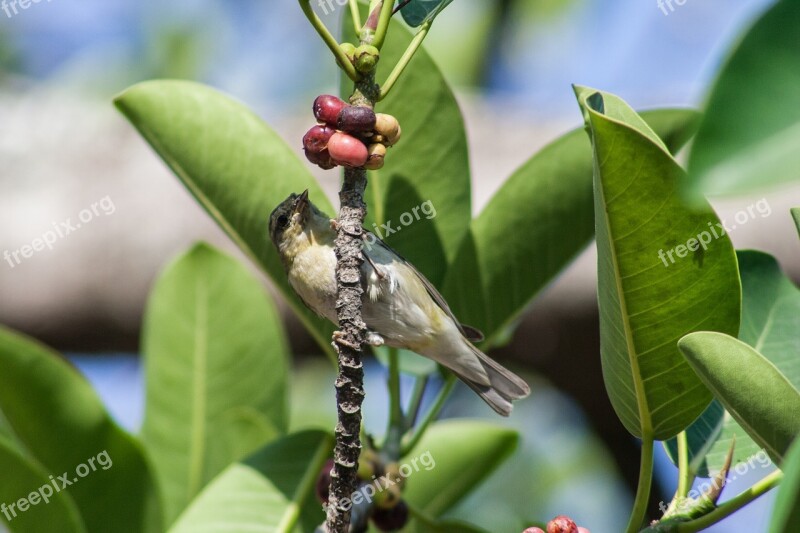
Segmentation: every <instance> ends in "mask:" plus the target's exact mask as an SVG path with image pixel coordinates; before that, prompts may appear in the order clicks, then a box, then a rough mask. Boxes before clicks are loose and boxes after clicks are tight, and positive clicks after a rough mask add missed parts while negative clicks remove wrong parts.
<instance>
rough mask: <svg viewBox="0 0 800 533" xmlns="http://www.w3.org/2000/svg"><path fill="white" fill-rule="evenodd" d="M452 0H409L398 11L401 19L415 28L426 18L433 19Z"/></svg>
mask: <svg viewBox="0 0 800 533" xmlns="http://www.w3.org/2000/svg"><path fill="white" fill-rule="evenodd" d="M452 1H453V0H411V1H410V2H409V3H408V4H407V5H406V6H405V7H404V8H403V9H402V10H400V12H401V13H402V14H403V20H405V21H406V23H407V24H408V25H409V26H411V27H412V28H415V27H417V26H419V25H420V24H422V23H423V22H425V21H427V20H433V19H435V18H436V17H437V16H438V15H439V13H441V12H442V10H443V9H444V8H446V7H447V6H448V5H450V3H451V2H452Z"/></svg>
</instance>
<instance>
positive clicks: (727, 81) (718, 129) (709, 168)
mask: <svg viewBox="0 0 800 533" xmlns="http://www.w3.org/2000/svg"><path fill="white" fill-rule="evenodd" d="M798 26H800V3H798V2H796V1H794V0H783V1H780V2H777V3H776V4H775V5H774V6H773V7H772V8H771V9H770V10H769V11H768V12H767V13H766V14H765V15H764V16H763V17H762V18H761V19H760V20H759V21H758V22H756V24H755V25H754V26H753V27H752V28H751V29H750V30H749V31H748V32H747V34H746V35H745V36H744V38H743V39H742V40H741V42H740V43H739V45H738V46H737V48H736V49H735V50H734V52H733V54H732V55H731V57H730V58H729V60H728V62H727V64H726V65H725V66H724V67H723V69H722V72H721V73H720V75H719V78H718V79H717V81H716V83H715V84H714V87H713V89H712V91H711V95H710V97H709V101H708V106H707V111H706V115H705V119H704V120H703V123H702V125H701V127H700V131H699V132H698V133H697V139H696V140H695V143H694V145H693V147H692V152H691V156H690V158H689V175H688V176H687V177H686V179H685V180H684V183H683V185H684V187H685V189H686V191H687V192H689V193H690V194H692V195H693V196H695V197H699V196H700V195H702V194H726V193H741V192H745V191H751V190H756V189H761V188H763V187H764V186H765V185H772V184H777V183H781V182H786V181H790V180H795V179H797V168H800V150H798V149H797V146H798V144H800V69H798V68H797V66H798V65H799V64H800V39H798V38H797V33H796V28H797V27H798Z"/></svg>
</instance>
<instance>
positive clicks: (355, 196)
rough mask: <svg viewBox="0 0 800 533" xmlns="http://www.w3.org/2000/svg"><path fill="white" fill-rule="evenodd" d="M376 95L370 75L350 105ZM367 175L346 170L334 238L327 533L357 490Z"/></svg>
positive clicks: (339, 530)
mask: <svg viewBox="0 0 800 533" xmlns="http://www.w3.org/2000/svg"><path fill="white" fill-rule="evenodd" d="M377 95H378V88H377V86H376V85H375V76H374V73H372V74H370V75H365V76H364V77H363V78H362V79H361V80H359V81H358V82H356V84H355V90H354V91H353V95H352V96H351V97H350V103H351V104H353V105H357V106H368V107H374V105H375V100H376V98H377ZM366 187H367V171H366V170H364V169H363V168H346V169H345V171H344V182H343V184H342V189H341V191H340V192H339V202H340V209H339V218H338V225H337V227H338V229H337V235H336V241H335V245H336V260H337V263H336V290H337V298H336V311H337V318H338V321H339V330H338V331H336V332H335V333H334V335H333V346H334V348H335V349H336V353H337V355H338V360H339V375H338V376H337V378H336V405H337V414H338V423H337V424H336V447H335V449H334V457H333V458H334V467H333V471H332V472H331V490H330V496H329V498H328V507H327V510H326V515H327V516H326V525H325V527H326V529H327V531H328V533H347V531H348V528H349V525H350V518H351V509H350V505H348V504H349V503H350V501H349V499H350V497H351V495H352V494H353V493H354V492H355V491H356V489H357V488H358V477H357V475H356V474H357V472H358V457H359V455H360V453H361V439H360V431H361V403H362V401H363V400H364V370H363V367H362V362H361V357H362V352H363V346H364V338H365V337H366V325H365V324H364V321H363V319H362V317H361V297H362V294H363V292H364V290H363V288H362V286H361V265H362V263H363V262H364V256H363V254H362V242H363V240H362V236H363V234H364V229H363V225H364V217H365V216H366V213H367V206H366V205H365V204H364V190H365V189H366Z"/></svg>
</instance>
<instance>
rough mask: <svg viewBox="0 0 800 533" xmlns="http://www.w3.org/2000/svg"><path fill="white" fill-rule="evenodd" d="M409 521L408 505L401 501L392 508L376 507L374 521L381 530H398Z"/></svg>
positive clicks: (373, 515)
mask: <svg viewBox="0 0 800 533" xmlns="http://www.w3.org/2000/svg"><path fill="white" fill-rule="evenodd" d="M407 522H408V505H406V502H402V501H401V502H400V503H398V504H397V505H395V506H394V507H392V508H391V509H380V508H378V509H375V512H374V513H373V514H372V523H373V524H375V527H377V528H378V529H380V530H381V531H398V530H400V529H402V528H403V526H405V525H406V523H407Z"/></svg>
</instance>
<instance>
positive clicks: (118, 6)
mask: <svg viewBox="0 0 800 533" xmlns="http://www.w3.org/2000/svg"><path fill="white" fill-rule="evenodd" d="M338 3H339V2H337V1H336V0H335V1H334V2H333V6H334V7H335V9H334V10H333V11H330V10H328V13H327V14H326V13H324V12H323V11H322V10H321V9H320V10H319V14H320V16H321V17H322V18H323V20H324V21H325V22H326V23H327V24H328V25H329V26H330V27H337V26H338V24H339V22H338V20H339V16H340V15H341V14H343V13H344V12H345V9H344V8H342V7H340V6H339V5H338ZM768 3H769V2H767V1H766V0H703V1H701V0H687V1H686V2H685V4H684V5H682V6H679V5H677V4H676V3H674V2H673V8H672V10H671V9H670V8H669V7H667V6H664V8H660V7H659V5H658V3H657V1H656V0H647V1H641V0H629V1H622V0H603V1H600V0H471V1H469V2H467V1H458V2H453V4H451V5H450V7H448V9H447V10H446V11H445V12H444V14H443V15H442V16H440V17H439V18H438V19H437V21H436V24H435V25H434V28H433V30H432V32H431V34H430V36H429V37H428V39H427V41H426V45H427V48H428V49H429V50H430V51H431V53H432V54H433V56H434V58H435V59H436V61H437V62H438V64H439V66H440V67H441V68H442V70H443V71H444V73H445V76H446V77H447V78H448V79H449V80H450V81H451V83H452V84H453V86H454V88H455V90H456V94H457V96H458V99H459V102H460V104H461V105H462V109H463V111H464V114H465V119H466V124H467V131H468V136H469V141H470V146H471V161H470V163H471V166H472V180H473V210H474V212H475V213H477V212H479V211H480V210H481V208H482V207H483V206H484V205H485V204H486V202H487V201H488V199H489V198H490V197H491V195H492V193H493V192H494V191H495V190H496V189H497V188H498V187H499V186H500V185H501V184H502V182H503V181H504V180H505V179H506V177H507V176H508V175H509V174H510V173H511V172H512V171H513V170H514V169H515V168H516V167H517V166H518V165H520V164H521V163H522V162H524V161H525V160H526V159H527V158H528V157H530V156H531V155H532V154H533V153H534V152H535V151H537V150H538V149H539V148H541V147H542V146H543V145H545V144H546V143H547V142H549V141H550V140H553V139H555V138H556V137H557V136H558V135H560V134H561V133H563V132H565V131H567V130H569V129H572V128H574V127H577V126H579V125H581V124H582V118H581V114H580V112H579V110H578V106H577V104H576V102H575V98H574V96H573V93H572V90H571V88H570V84H572V83H578V84H581V85H588V86H593V87H597V88H601V89H603V90H607V91H610V92H614V93H617V94H619V95H620V96H622V97H623V98H624V99H626V100H627V101H628V102H629V103H630V104H631V105H633V106H634V107H636V108H639V109H641V108H648V107H655V106H658V107H664V106H670V105H673V106H688V107H699V106H702V103H703V99H704V97H705V93H706V91H707V89H708V86H709V84H710V83H711V81H713V79H714V76H715V73H716V71H717V69H718V68H719V66H720V63H721V62H722V61H723V60H724V58H725V53H726V51H727V50H728V49H729V48H730V46H731V45H732V43H734V42H735V40H736V37H737V35H738V33H739V32H741V31H742V30H743V29H745V28H746V27H747V26H748V25H749V24H750V23H751V22H752V20H753V18H754V17H755V16H757V15H758V14H759V13H760V12H762V11H763V10H764V9H765V7H766V6H767V4H768ZM6 6H7V7H6ZM15 9H16V12H15V11H14V10H13V9H11V7H10V5H8V4H3V7H0V254H2V253H3V252H4V251H13V250H17V249H19V248H20V247H21V246H22V245H24V244H29V243H31V242H32V241H33V240H34V239H35V238H37V237H40V236H42V235H43V234H44V233H45V232H48V231H49V230H51V229H55V228H60V229H62V230H63V231H62V232H63V233H65V234H64V236H63V237H60V238H59V239H58V240H57V241H56V242H54V243H53V244H52V246H51V247H48V248H45V249H44V250H42V251H37V252H36V253H34V255H33V256H32V257H29V258H26V259H25V260H24V261H23V262H22V263H20V264H12V262H9V261H7V260H4V261H2V262H0V323H2V324H4V325H6V326H9V327H11V328H14V329H17V330H20V331H22V332H25V333H27V334H29V335H31V336H34V337H36V338H38V339H40V340H42V341H43V342H46V343H47V344H49V345H51V346H53V347H54V348H56V349H58V350H60V351H63V352H65V353H67V354H69V357H70V359H71V360H72V361H73V362H75V363H76V364H77V366H78V367H79V368H80V369H81V370H82V371H83V372H84V373H85V374H86V375H87V376H88V377H89V379H91V380H92V382H93V383H94V384H95V386H96V387H97V388H98V390H99V392H100V394H101V395H102V396H103V398H104V399H105V400H106V402H107V403H108V404H109V406H110V408H111V410H112V413H113V414H114V415H115V416H116V417H117V418H118V420H119V421H120V422H121V423H122V424H123V425H124V426H125V427H127V428H129V429H131V430H133V431H135V430H137V428H138V426H139V424H140V422H141V414H142V401H143V385H142V382H141V371H140V367H139V360H138V357H137V352H138V349H139V343H138V339H139V330H140V325H141V319H142V312H143V308H144V305H145V302H146V298H147V294H148V291H149V289H150V287H151V285H152V283H153V281H154V279H155V277H156V276H157V274H158V272H159V270H160V268H161V267H162V266H163V265H164V264H165V263H166V262H167V261H168V260H169V259H170V258H171V257H173V256H174V255H175V254H176V253H178V252H180V251H182V250H184V249H185V248H186V247H187V246H188V245H189V244H190V243H192V242H193V241H195V240H198V239H204V240H208V241H210V242H212V243H214V244H216V245H218V246H220V247H222V248H224V249H225V250H228V251H230V252H231V253H233V254H234V255H237V256H238V257H240V258H242V260H243V261H246V260H245V259H244V258H243V257H242V256H241V255H240V254H238V253H237V252H236V249H235V248H234V246H233V245H232V244H231V243H230V242H229V241H228V240H227V238H226V237H225V236H224V235H223V234H222V232H221V231H220V230H219V229H218V228H217V227H216V226H215V225H214V224H213V223H212V222H211V220H210V219H209V218H208V217H207V216H206V215H205V213H204V212H203V211H202V210H201V209H200V208H199V207H198V206H197V205H196V204H195V202H194V201H193V200H192V199H191V198H190V196H189V194H188V193H187V192H186V191H185V190H184V189H183V188H182V186H181V185H180V184H179V183H178V181H177V180H176V179H174V178H173V177H172V176H171V175H170V174H169V172H168V171H167V170H166V168H165V166H164V165H163V164H162V163H161V161H160V160H159V159H158V158H157V157H156V156H155V155H154V154H153V153H152V152H151V151H150V149H149V148H148V147H147V146H146V145H145V143H144V142H143V141H142V140H141V139H140V137H139V136H138V135H137V134H136V133H135V132H134V130H133V128H131V127H130V126H129V125H128V124H127V123H126V122H125V120H124V119H123V118H122V116H121V115H119V114H118V113H117V112H116V111H115V109H114V108H113V106H112V105H111V98H112V97H113V96H114V95H115V94H116V93H118V92H119V91H121V90H123V89H124V88H126V87H127V86H129V85H131V84H133V83H135V82H138V81H141V80H146V79H151V78H161V77H171V78H187V79H193V80H199V81H202V82H205V83H208V84H211V85H213V86H215V87H217V88H219V89H221V90H223V91H225V92H227V93H229V94H231V95H233V96H234V97H236V98H238V99H240V100H242V101H244V102H246V103H247V104H248V105H249V106H251V107H252V108H253V109H254V110H255V111H256V112H257V113H258V114H259V115H261V116H262V117H263V118H264V119H265V120H266V121H268V122H269V124H270V125H271V126H272V127H273V128H275V129H276V130H277V131H278V132H279V133H280V134H281V135H282V136H283V137H284V139H286V140H287V141H288V142H289V144H290V145H292V146H296V147H297V153H298V155H299V154H300V138H301V136H302V134H303V132H304V131H305V129H307V127H308V126H309V124H310V123H311V121H312V120H313V119H312V116H311V110H310V105H311V102H312V100H313V98H314V97H315V96H316V95H318V94H321V93H324V92H335V91H336V87H337V83H338V74H337V69H336V67H335V65H334V63H333V61H332V60H331V59H330V57H329V53H328V51H327V50H326V49H325V48H324V46H323V45H322V43H321V42H320V40H319V39H318V37H317V35H316V34H315V33H314V31H313V30H312V29H311V27H310V26H309V25H308V23H307V21H306V20H305V18H304V17H303V15H302V13H301V11H300V9H299V7H298V5H297V3H296V2H295V1H270V2H267V1H263V0H224V1H223V0H176V1H173V2H169V3H164V2H157V1H154V0H141V1H139V2H134V1H132V0H82V1H81V2H78V1H77V0H41V1H40V2H38V3H31V4H29V6H28V8H26V9H22V8H21V7H20V6H16V8H15ZM400 119H401V121H402V117H400ZM309 168H310V169H311V170H312V172H314V173H315V175H317V176H318V177H319V179H320V182H321V183H322V185H323V187H324V188H325V190H326V192H327V193H328V194H329V195H330V197H331V198H332V199H335V194H336V191H337V189H338V179H337V177H336V176H337V174H336V173H331V172H328V173H324V172H322V171H320V170H319V169H318V168H316V167H313V168H312V167H311V165H309ZM762 198H765V201H766V202H767V203H768V205H769V206H770V213H769V214H768V215H759V216H758V217H756V218H753V219H752V220H750V221H749V222H748V223H747V224H746V225H742V226H741V227H739V228H737V230H736V231H735V232H734V233H733V234H732V239H733V241H734V244H735V245H736V246H737V247H739V248H749V247H757V248H759V249H762V250H765V251H768V252H769V253H771V254H773V255H775V256H776V257H777V258H778V259H779V260H780V261H781V264H782V265H783V267H784V269H786V270H787V271H789V273H790V274H791V275H792V276H793V277H794V278H795V279H796V280H797V279H798V278H800V259H799V258H800V249H798V247H797V238H796V233H795V231H794V229H793V226H792V223H791V220H790V218H789V216H788V208H789V207H792V206H794V205H796V204H797V203H798V198H800V190H798V189H797V188H796V187H795V188H794V189H782V190H773V191H766V196H763V195H759V196H757V197H752V198H736V199H729V200H726V201H725V202H721V203H720V202H714V205H715V207H716V208H717V209H718V211H719V213H720V216H721V218H723V219H732V218H733V216H734V214H735V213H737V212H738V211H740V210H743V209H746V208H747V207H748V206H750V205H753V204H754V203H755V202H756V201H758V200H761V199H762ZM93 205H94V206H95V208H94V209H93V208H92V206H93ZM762 205H763V204H762ZM87 210H88V211H87ZM86 212H90V214H91V216H90V217H89V216H87V215H86ZM68 220H70V221H71V223H72V225H73V226H75V225H76V223H77V222H79V221H80V222H81V225H80V227H75V228H73V229H72V230H71V231H69V233H68V234H66V233H67V228H66V226H67V224H65V223H66V222H67V221H68ZM523 230H524V229H523ZM563 231H564V232H569V231H570V228H569V227H565V228H563ZM265 238H266V236H265ZM595 283H596V281H595V255H594V250H593V249H591V248H590V249H588V250H586V251H585V253H584V254H583V255H581V256H580V257H579V258H578V259H577V260H576V262H575V263H574V264H573V265H572V266H571V267H570V268H569V269H568V271H567V272H566V273H565V274H564V275H563V276H562V277H561V278H560V279H558V280H557V281H556V282H555V283H554V284H553V285H552V286H550V287H549V288H548V289H546V290H545V291H544V292H543V293H542V294H541V295H539V297H538V298H537V299H536V301H535V302H534V303H533V304H532V305H531V306H530V308H529V310H528V312H527V313H526V314H525V316H524V317H523V319H522V324H521V325H520V327H519V328H518V330H517V331H516V333H515V336H514V338H513V339H512V340H511V342H510V343H509V344H508V345H507V346H505V347H504V348H502V349H500V350H497V351H496V352H495V353H494V354H493V355H495V356H496V357H497V358H498V359H499V360H501V361H503V362H504V363H505V364H508V365H509V366H511V367H513V368H515V369H517V370H519V371H521V372H523V373H525V374H526V375H527V376H529V377H530V379H531V380H532V381H533V382H534V390H535V393H534V395H533V396H532V397H531V398H530V399H528V400H527V401H526V402H525V403H523V404H521V405H520V406H519V407H518V408H517V410H516V411H515V416H514V417H512V419H511V421H501V422H499V423H507V424H511V425H514V426H515V427H517V429H519V430H520V431H521V432H522V433H523V444H522V446H521V449H520V451H519V452H518V454H517V455H516V456H515V457H514V458H513V459H512V462H510V463H508V464H507V465H506V466H504V467H502V468H501V470H500V471H498V472H497V473H496V474H495V475H493V477H492V478H491V480H490V482H489V483H488V484H487V485H486V486H484V487H483V489H482V490H481V491H480V492H478V493H475V494H473V495H472V496H471V497H470V499H469V500H468V501H467V502H465V503H464V504H463V505H462V506H461V507H460V508H459V509H457V510H455V511H454V512H453V515H454V516H457V517H463V518H466V519H469V520H471V521H474V522H475V523H477V524H479V525H483V526H484V527H486V528H487V529H488V530H490V531H497V532H501V533H504V532H506V531H513V529H507V528H504V525H503V522H502V516H503V512H504V509H508V510H511V509H513V508H514V507H518V506H528V509H527V511H526V514H536V515H538V516H541V518H543V519H544V518H548V517H552V516H553V515H555V514H559V513H569V514H571V515H572V516H573V517H574V518H576V519H577V521H578V522H579V523H585V524H587V525H591V526H593V528H592V531H593V533H604V532H614V531H620V530H622V529H623V526H624V524H625V521H626V520H627V509H628V508H629V504H630V500H631V494H632V490H631V487H632V486H633V484H634V483H635V479H636V475H637V472H638V462H639V459H638V451H637V443H636V441H635V440H634V439H633V438H632V437H631V436H630V435H629V434H628V433H627V432H626V431H625V430H624V428H623V427H622V425H621V424H620V423H619V422H618V420H617V418H616V416H615V415H614V413H613V411H612V409H611V405H610V403H609V401H608V399H607V397H606V395H605V392H604V388H603V383H602V376H601V370H600V361H599V356H598V355H599V346H598V336H599V334H598V328H597V308H596V303H595ZM265 286H267V282H266V281H265ZM267 288H268V289H269V287H268V286H267ZM273 294H274V293H273ZM277 301H278V304H279V305H283V303H282V302H281V300H280V297H277ZM283 308H284V310H285V309H286V308H285V306H283ZM285 320H286V323H287V327H288V328H289V331H290V340H291V344H292V347H293V352H294V353H295V354H296V360H295V377H294V378H293V383H294V390H293V391H292V397H293V402H292V403H293V406H294V409H295V412H294V413H293V426H294V427H296V428H300V427H312V426H321V427H323V428H325V429H331V428H332V427H333V420H334V403H333V387H332V376H333V372H334V369H333V368H332V367H331V366H330V364H329V363H328V362H327V361H326V360H325V359H324V358H323V357H321V356H320V355H319V350H318V349H317V347H316V346H315V345H314V344H313V342H312V341H311V340H310V338H309V337H308V336H307V335H306V334H305V333H304V331H303V330H302V328H301V327H300V326H299V324H298V323H297V322H296V321H295V320H294V319H293V317H292V316H290V315H289V314H288V313H285ZM0 371H2V369H0ZM367 372H368V378H369V382H368V385H367V391H368V395H369V396H368V401H367V415H366V416H367V423H368V429H372V430H376V431H378V432H380V428H382V427H383V422H384V418H383V417H385V413H386V408H385V387H384V385H383V380H384V373H383V371H382V369H381V367H380V366H379V365H378V364H377V363H375V362H374V361H370V363H369V365H368V369H367ZM320 390H327V391H329V392H330V395H329V397H325V398H320V396H321V395H320V394H319V391H320ZM445 413H446V415H448V416H482V417H487V418H488V417H491V416H492V415H491V413H490V412H489V411H488V409H485V408H484V406H483V405H482V404H481V403H480V402H479V401H477V402H475V401H473V397H472V396H471V395H470V394H469V392H468V391H466V392H465V391H463V390H459V391H458V393H457V394H456V395H455V396H454V397H453V399H452V401H451V402H450V405H449V406H448V408H447V409H446V412H445ZM492 419H493V420H496V418H495V417H492ZM520 472H523V473H524V474H525V475H524V476H521V475H520ZM658 473H659V476H658V479H659V482H660V487H661V490H660V491H656V493H655V494H654V496H653V503H654V504H656V503H657V502H658V501H659V500H666V501H669V499H671V495H672V492H673V491H674V488H675V483H676V471H675V469H674V468H673V467H672V466H671V465H670V464H669V463H668V460H667V459H665V458H664V457H661V458H660V466H659V472H658ZM751 474H752V477H748V476H751ZM765 474H766V472H752V473H750V474H748V476H746V477H747V479H738V480H736V481H734V483H733V484H732V485H731V486H730V488H728V489H727V490H726V492H725V494H724V495H723V499H725V498H726V497H730V496H731V495H733V494H735V493H736V492H738V491H739V490H740V489H742V488H744V487H745V486H747V485H748V484H749V483H752V482H753V481H754V480H755V479H758V478H760V477H763V475H765ZM509 494H514V495H515V496H514V497H509ZM769 505H770V497H769V496H767V497H765V498H762V499H761V500H760V501H759V502H758V503H757V504H756V505H754V506H751V508H748V509H747V510H746V511H744V512H743V513H740V514H737V515H736V517H734V518H733V519H729V520H727V521H725V522H722V523H721V524H719V525H718V526H717V527H716V528H714V529H712V530H711V531H719V532H721V531H725V532H736V531H748V532H753V531H765V530H766V527H767V526H766V524H767V519H766V516H767V513H768V511H769Z"/></svg>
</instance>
